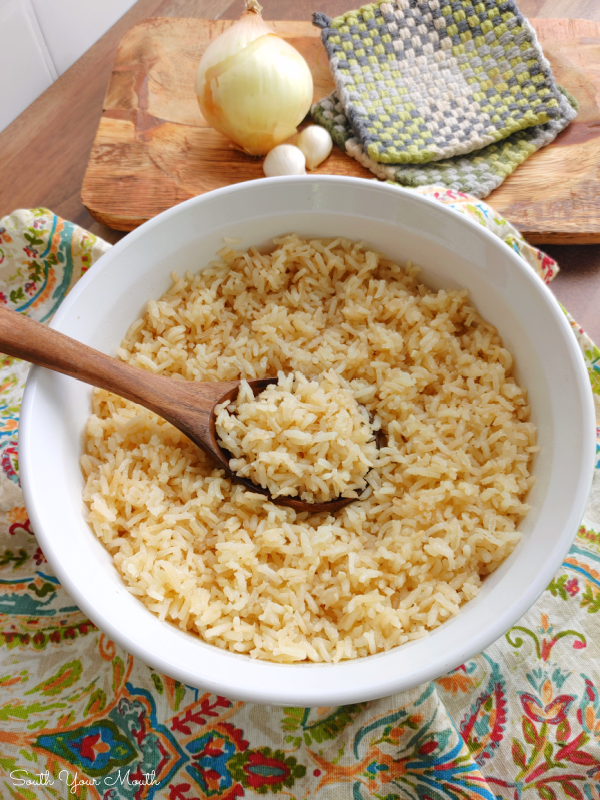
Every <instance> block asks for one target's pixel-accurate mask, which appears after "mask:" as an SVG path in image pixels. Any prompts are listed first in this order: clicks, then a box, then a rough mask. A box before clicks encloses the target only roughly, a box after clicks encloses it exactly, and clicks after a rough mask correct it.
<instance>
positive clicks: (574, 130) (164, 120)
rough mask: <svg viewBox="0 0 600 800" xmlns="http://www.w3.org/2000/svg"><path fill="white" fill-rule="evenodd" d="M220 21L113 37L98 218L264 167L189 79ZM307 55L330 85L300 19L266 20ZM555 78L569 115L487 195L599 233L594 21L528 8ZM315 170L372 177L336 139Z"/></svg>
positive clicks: (93, 162)
mask: <svg viewBox="0 0 600 800" xmlns="http://www.w3.org/2000/svg"><path fill="white" fill-rule="evenodd" d="M229 24H230V23H229V22H224V21H218V22H209V21H205V20H197V19H160V18H157V19H150V20H146V21H145V22H143V23H141V24H139V25H137V26H136V27H135V28H133V29H132V30H131V31H129V33H128V34H127V36H126V37H125V38H124V39H123V41H122V42H121V45H120V47H119V50H118V53H117V56H116V59H115V65H114V69H113V73H112V76H111V80H110V83H109V87H108V91H107V94H106V99H105V102H104V110H103V115H102V119H101V121H100V125H99V128H98V132H97V134H96V139H95V141H94V146H93V148H92V153H91V156H90V162H89V165H88V169H87V172H86V175H85V178H84V182H83V188H82V199H83V203H84V205H85V206H86V208H87V209H88V210H89V212H90V213H91V215H92V216H93V217H94V218H95V219H96V220H98V221H99V222H102V223H104V224H105V225H109V226H110V227H112V228H117V229H119V230H132V229H133V228H135V227H137V226H138V225H140V224H141V223H143V222H145V221H146V220H147V219H150V218H151V217H153V216H155V215H156V214H158V213H160V212H161V211H164V210H165V209H167V208H170V207H171V206H173V205H175V204H177V203H180V202H182V201H183V200H187V199H188V198H190V197H194V196H196V195H199V194H202V193H204V192H207V191H210V190H212V189H216V188H219V187H221V186H227V185H229V184H231V183H239V182H241V181H246V180H253V179H256V178H261V177H263V171H262V159H257V158H253V157H251V156H248V155H246V154H245V153H243V152H241V151H240V150H239V149H238V148H237V147H236V146H235V145H233V143H232V142H230V141H229V140H228V139H226V138H225V137H224V136H222V135H221V134H219V133H217V131H215V130H213V129H212V128H211V127H210V126H208V125H207V123H206V122H205V121H204V119H203V117H202V115H201V113H200V111H199V109H198V105H197V101H196V97H195V93H194V90H193V86H194V78H195V72H196V68H197V64H198V62H199V60H200V58H201V56H202V53H203V52H204V50H205V49H206V47H207V45H208V44H209V43H210V42H211V41H212V40H214V39H215V38H217V37H218V36H219V35H220V34H221V33H222V32H223V30H225V28H226V27H227V26H228V25H229ZM270 24H271V26H272V27H273V29H274V30H275V31H276V32H277V33H278V34H279V35H281V36H283V37H284V38H285V39H287V40H288V41H289V42H290V43H291V44H292V45H293V46H294V47H295V48H296V49H297V50H299V51H300V52H301V53H302V54H303V55H304V57H305V58H306V60H307V62H308V64H309V66H310V68H311V71H312V73H313V79H314V99H315V100H316V99H319V98H321V97H323V96H325V95H326V94H328V93H329V92H330V91H331V90H332V89H333V86H334V84H333V80H332V78H331V74H330V71H329V65H328V61H327V56H326V53H325V51H324V48H323V47H322V45H321V42H320V35H319V34H320V32H319V31H318V30H317V29H315V28H314V27H313V26H312V25H311V24H310V22H286V21H279V22H271V23H270ZM533 24H534V25H535V27H536V30H537V33H538V37H539V39H540V41H541V43H542V46H543V47H544V51H545V53H546V55H547V56H548V58H549V60H550V62H551V64H552V66H553V69H554V72H555V75H556V77H557V80H558V81H559V82H560V83H561V84H563V85H565V86H566V87H567V88H568V89H569V90H570V91H571V92H572V93H573V94H574V95H575V96H576V97H577V98H578V100H579V101H580V113H579V117H578V119H577V120H576V121H575V122H573V123H572V124H571V125H570V126H569V128H568V129H567V131H565V132H563V133H562V134H561V135H560V137H558V139H557V141H556V142H555V143H553V144H552V145H550V146H549V147H546V148H544V149H543V150H541V151H539V152H538V153H536V154H534V155H533V156H532V157H531V158H530V159H528V160H527V161H526V162H525V164H524V165H522V166H521V167H520V168H519V169H518V170H517V171H516V172H515V173H514V174H513V175H511V176H510V178H509V179H508V180H507V181H505V183H504V184H503V185H502V186H501V187H500V188H499V189H497V190H496V191H495V192H494V193H493V194H492V195H490V198H489V200H490V202H491V203H492V204H493V205H494V207H495V208H496V209H497V210H498V211H500V212H501V213H502V214H504V215H505V216H506V217H507V218H508V219H509V220H511V221H512V222H514V223H515V224H516V225H517V226H518V227H519V228H520V229H521V230H522V231H523V232H524V234H525V235H526V236H527V238H528V239H529V240H530V241H533V242H543V243H570V242H573V243H578V244H589V243H597V242H600V193H599V192H598V191H597V189H596V186H597V183H598V171H599V170H598V164H599V162H600V107H599V105H598V99H597V98H598V97H599V96H600V24H598V23H596V22H591V21H582V20H551V19H540V20H534V21H533ZM315 172H316V173H320V174H332V175H351V176H355V177H362V178H369V179H370V178H372V175H371V174H370V173H369V172H368V170H366V169H365V168H364V167H362V166H361V165H360V164H358V162H356V161H355V160H354V159H352V158H350V157H349V156H347V155H346V154H345V153H343V152H342V151H341V150H340V149H339V148H337V147H335V148H334V150H333V153H332V155H331V157H330V158H329V159H327V161H326V162H324V163H323V164H322V165H321V166H320V167H319V168H318V169H317V170H315Z"/></svg>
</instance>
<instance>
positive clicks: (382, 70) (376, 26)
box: [313, 0, 575, 164]
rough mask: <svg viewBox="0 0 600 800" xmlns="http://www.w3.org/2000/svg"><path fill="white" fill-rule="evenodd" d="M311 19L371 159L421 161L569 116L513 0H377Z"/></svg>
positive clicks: (571, 115)
mask: <svg viewBox="0 0 600 800" xmlns="http://www.w3.org/2000/svg"><path fill="white" fill-rule="evenodd" d="M313 22H314V24H315V25H317V26H319V27H320V28H322V29H323V31H322V39H323V43H324V45H325V47H326V49H327V54H328V56H329V62H330V67H331V71H332V74H333V76H334V79H335V83H336V88H337V91H338V97H339V99H340V101H341V103H342V106H343V108H344V112H345V114H346V117H347V118H348V120H349V122H350V124H351V125H352V128H353V130H354V134H355V136H356V138H357V139H358V141H359V142H360V144H361V145H362V147H363V148H364V150H365V152H366V154H367V155H368V156H369V158H371V159H373V161H377V162H379V163H382V164H407V163H411V164H424V163H426V162H428V161H437V160H440V159H443V158H450V157H452V156H457V155H461V154H463V153H469V152H471V151H472V150H477V149H480V148H482V147H485V146H487V145H489V144H492V143H493V142H497V141H500V140H501V139H504V138H506V137H507V136H509V135H510V134H513V133H515V132H516V131H519V130H523V129H524V128H528V127H531V126H533V125H541V124H545V123H547V122H549V121H550V120H551V119H556V118H557V117H558V116H559V115H560V113H561V111H562V113H563V114H564V115H565V116H566V117H567V119H569V120H571V119H573V118H574V116H575V112H574V111H573V109H572V108H570V106H569V105H568V103H566V102H565V103H563V105H562V107H561V100H560V92H559V91H558V88H557V86H556V83H555V82H554V78H553V77H552V72H551V70H550V65H549V64H548V62H547V61H546V59H545V58H544V55H543V53H542V51H541V48H540V46H539V45H538V43H537V39H536V35H535V32H534V30H533V28H532V27H531V25H530V24H529V23H528V22H527V20H526V19H525V18H524V17H523V15H522V14H521V13H520V11H519V10H518V8H517V6H516V3H515V2H514V0H502V1H501V0H481V2H471V0H393V2H389V0H383V1H381V0H380V2H377V3H373V4H370V5H366V6H363V7H362V8H360V9H359V10H357V11H349V12H347V13H346V14H343V15H342V16H341V17H337V18H336V19H333V20H332V19H330V18H329V17H327V16H326V15H325V14H320V13H318V14H315V15H314V16H313Z"/></svg>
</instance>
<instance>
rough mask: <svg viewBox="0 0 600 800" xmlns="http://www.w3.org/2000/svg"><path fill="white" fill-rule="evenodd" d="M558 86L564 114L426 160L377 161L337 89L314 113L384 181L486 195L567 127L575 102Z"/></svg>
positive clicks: (343, 147)
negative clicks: (468, 148) (487, 142)
mask: <svg viewBox="0 0 600 800" xmlns="http://www.w3.org/2000/svg"><path fill="white" fill-rule="evenodd" d="M559 89H560V91H561V92H562V93H563V94H564V97H561V100H560V110H561V113H560V114H559V116H558V117H556V118H555V119H552V120H550V122H547V123H546V124H544V125H534V126H533V127H532V128H526V129H525V130H523V131H517V133H513V134H512V136H509V137H507V138H506V139H503V140H502V141H501V142H498V143H497V144H490V145H488V146H487V147H484V148H482V149H481V150H476V151H474V152H472V153H468V154H467V155H463V156H455V157H454V158H448V159H444V160H443V161H430V162H429V163H428V164H417V165H413V164H379V163H378V162H377V161H373V159H372V158H370V157H369V156H368V155H367V153H366V152H365V150H364V148H363V146H362V145H361V144H360V142H359V141H358V140H357V139H356V137H355V136H354V131H353V130H352V127H351V125H350V123H349V121H348V118H347V117H346V115H345V113H344V107H343V105H342V103H341V101H340V100H339V98H338V97H337V94H336V92H332V93H331V94H330V95H329V96H328V97H324V98H323V99H322V100H319V101H318V102H317V103H315V105H314V106H313V107H312V117H313V119H314V121H315V122H316V123H317V124H319V125H322V126H323V127H324V128H327V130H328V131H329V133H330V134H331V137H332V139H333V141H334V142H335V143H336V144H337V145H338V147H340V148H341V149H342V150H344V151H345V152H346V153H348V155H350V156H352V157H353V158H355V159H356V160H357V161H358V162H359V163H360V164H362V165H363V166H364V167H366V168H367V169H369V170H371V172H372V173H373V174H374V175H376V176H377V177H378V178H380V179H381V180H388V181H393V182H394V183H399V184H401V185H402V186H413V187H415V186H430V185H433V184H441V185H443V186H447V187H448V188H449V189H455V190H456V191H459V192H466V193H467V194H472V195H474V196H475V197H479V198H483V197H487V196H488V194H489V193H490V192H493V191H494V189H496V188H497V187H498V186H500V184H501V183H502V182H503V181H504V180H505V178H507V177H508V176H509V175H510V174H511V173H512V172H514V170H515V169H516V168H517V167H518V166H519V165H520V164H522V163H523V162H524V161H525V160H526V159H527V158H529V156H530V155H531V154H532V153H535V152H536V150H539V149H540V148H541V147H544V146H545V145H547V144H550V142H552V141H553V140H554V139H555V138H556V136H557V135H558V134H559V133H560V132H561V131H562V130H564V129H565V128H566V127H567V125H568V124H569V122H570V119H569V116H568V115H565V113H564V109H565V108H567V107H568V109H569V115H570V114H571V112H573V111H575V112H576V110H577V101H576V100H575V98H574V97H572V96H571V95H570V94H569V93H568V92H567V91H566V89H563V88H562V87H559Z"/></svg>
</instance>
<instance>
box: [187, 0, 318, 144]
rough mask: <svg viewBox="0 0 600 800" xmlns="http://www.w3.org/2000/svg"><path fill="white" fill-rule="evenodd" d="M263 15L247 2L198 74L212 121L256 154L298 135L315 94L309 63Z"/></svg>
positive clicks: (205, 109)
mask: <svg viewBox="0 0 600 800" xmlns="http://www.w3.org/2000/svg"><path fill="white" fill-rule="evenodd" d="M261 11H262V8H261V6H260V5H259V4H258V3H257V2H256V0H246V10H245V11H244V13H243V14H242V16H241V18H240V19H239V20H238V21H237V22H236V23H235V24H234V25H232V26H231V28H229V29H228V30H226V31H225V32H224V33H223V34H221V36H219V38H218V39H215V41H214V42H211V44H210V45H209V46H208V48H207V49H206V51H205V53H204V55H203V56H202V59H201V61H200V64H199V65H198V73H197V75H196V95H197V96H198V103H199V105H200V110H201V111H202V113H203V115H204V118H205V119H206V121H207V122H208V123H209V125H211V126H212V127H213V128H215V129H216V130H218V131H219V132H220V133H222V134H224V135H225V136H228V137H229V138H230V139H233V141H234V142H236V144H238V145H239V146H240V147H242V148H243V149H244V150H245V151H246V152H247V153H250V154H251V155H254V156H260V155H264V154H265V153H268V152H269V150H271V149H272V148H273V147H275V145H277V144H279V143H280V142H283V141H285V140H286V139H289V137H290V136H292V135H293V134H294V133H296V128H297V126H298V125H299V124H300V122H302V120H303V119H304V117H305V116H306V114H307V113H308V110H309V108H310V105H311V102H312V96H313V82H312V75H311V74H310V70H309V68H308V64H307V63H306V61H305V60H304V59H303V58H302V56H301V55H300V53H299V52H298V51H297V50H295V49H294V48H293V47H292V46H291V45H290V44H288V43H287V42H284V40H283V39H281V38H280V37H279V36H277V35H276V34H275V33H274V32H273V31H272V30H271V29H270V28H269V26H268V25H266V24H265V22H264V21H263V19H262V17H261V15H260V12H261Z"/></svg>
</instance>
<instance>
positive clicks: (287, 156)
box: [263, 144, 306, 178]
mask: <svg viewBox="0 0 600 800" xmlns="http://www.w3.org/2000/svg"><path fill="white" fill-rule="evenodd" d="M305 167H306V159H305V157H304V153H303V152H302V150H300V149H299V148H298V147H296V146H295V145H293V144H280V145H278V146H277V147H274V148H273V149H272V150H271V151H270V152H269V153H268V155H267V157H266V158H265V163H264V164H263V170H264V173H265V175H266V176H267V178H276V177H277V176H278V175H306V169H305Z"/></svg>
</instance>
